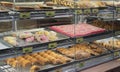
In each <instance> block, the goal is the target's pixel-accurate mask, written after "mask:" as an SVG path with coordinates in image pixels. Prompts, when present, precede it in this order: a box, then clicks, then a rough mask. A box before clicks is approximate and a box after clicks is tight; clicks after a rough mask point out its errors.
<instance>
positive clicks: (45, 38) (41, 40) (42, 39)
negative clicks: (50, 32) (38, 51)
mask: <svg viewBox="0 0 120 72" xmlns="http://www.w3.org/2000/svg"><path fill="white" fill-rule="evenodd" d="M37 41H39V42H41V43H44V42H49V39H48V37H47V36H45V35H40V36H39V37H37Z"/></svg>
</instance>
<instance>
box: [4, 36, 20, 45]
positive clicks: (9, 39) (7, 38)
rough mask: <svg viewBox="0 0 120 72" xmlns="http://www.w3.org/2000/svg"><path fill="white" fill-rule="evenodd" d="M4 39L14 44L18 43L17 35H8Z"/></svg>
mask: <svg viewBox="0 0 120 72" xmlns="http://www.w3.org/2000/svg"><path fill="white" fill-rule="evenodd" d="M3 40H4V41H6V42H8V43H9V44H11V45H14V46H16V45H18V43H17V39H16V37H12V36H6V37H4V38H3Z"/></svg>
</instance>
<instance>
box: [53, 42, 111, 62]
mask: <svg viewBox="0 0 120 72" xmlns="http://www.w3.org/2000/svg"><path fill="white" fill-rule="evenodd" d="M87 44H93V43H87ZM71 46H72V45H71ZM96 46H98V45H96ZM98 47H100V46H98ZM63 48H70V46H67V47H63ZM100 48H102V49H104V50H105V52H104V53H101V54H100V55H97V56H95V55H91V56H90V57H88V58H81V59H76V61H81V60H87V59H90V58H93V57H98V56H101V55H104V54H107V53H110V52H109V51H108V50H107V49H105V48H104V47H100ZM54 51H55V52H57V53H60V54H62V53H61V52H59V51H57V50H56V49H54ZM62 55H64V54H62ZM65 56H66V55H65ZM66 57H69V56H66ZM69 58H72V59H74V57H69Z"/></svg>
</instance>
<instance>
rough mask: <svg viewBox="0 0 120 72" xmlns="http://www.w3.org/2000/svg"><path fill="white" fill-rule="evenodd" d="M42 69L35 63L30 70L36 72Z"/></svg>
mask: <svg viewBox="0 0 120 72" xmlns="http://www.w3.org/2000/svg"><path fill="white" fill-rule="evenodd" d="M38 70H40V66H37V65H33V66H32V67H31V68H30V72H36V71H38Z"/></svg>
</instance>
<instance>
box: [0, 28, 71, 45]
mask: <svg viewBox="0 0 120 72" xmlns="http://www.w3.org/2000/svg"><path fill="white" fill-rule="evenodd" d="M39 30H40V29H35V30H34V29H33V31H32V30H22V32H32V33H35V32H36V31H39ZM45 30H47V31H52V30H49V29H45ZM9 36H10V35H9ZM57 37H58V40H55V41H61V40H65V39H69V37H67V36H65V35H62V34H60V33H57ZM2 40H3V39H2ZM55 41H50V42H55ZM3 42H4V43H5V42H6V41H4V40H3ZM17 42H18V45H17V46H15V47H23V46H31V45H38V44H45V43H49V42H45V43H40V42H37V41H34V42H31V43H27V42H25V41H24V40H22V39H20V38H19V37H17ZM6 44H9V43H6ZM10 45H11V44H10ZM12 46H13V45H12Z"/></svg>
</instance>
